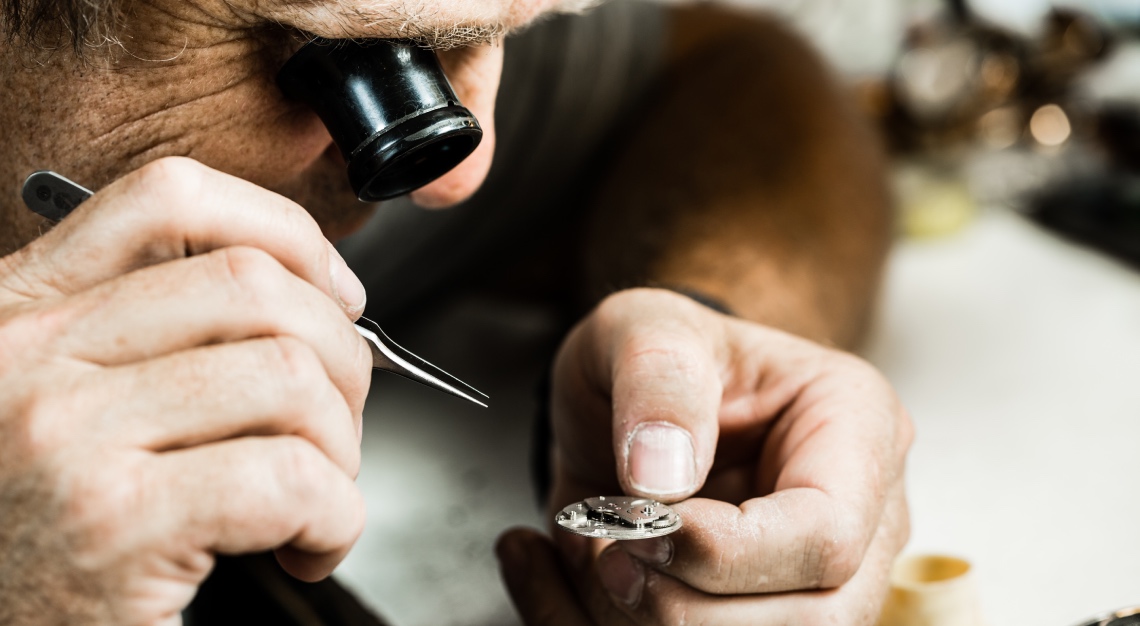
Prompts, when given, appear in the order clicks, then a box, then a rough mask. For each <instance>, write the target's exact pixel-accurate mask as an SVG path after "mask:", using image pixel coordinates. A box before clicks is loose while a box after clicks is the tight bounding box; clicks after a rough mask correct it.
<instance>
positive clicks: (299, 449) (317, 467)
mask: <svg viewBox="0 0 1140 626" xmlns="http://www.w3.org/2000/svg"><path fill="white" fill-rule="evenodd" d="M274 452H275V457H276V458H274V459H273V466H274V468H275V470H276V471H275V473H276V475H277V477H278V479H279V480H280V481H281V484H282V485H284V486H285V487H286V488H287V489H288V490H289V492H290V493H291V494H292V495H293V496H294V497H297V498H299V499H301V500H303V501H310V500H314V499H317V498H319V497H320V496H321V495H323V494H327V493H328V489H327V487H328V484H327V479H328V463H329V462H328V459H327V458H326V457H325V456H324V454H322V453H321V452H320V450H318V449H317V447H316V446H315V445H313V444H312V443H311V442H310V441H308V440H307V439H304V438H302V437H296V436H285V437H281V438H280V441H278V442H277V445H276V446H274Z"/></svg>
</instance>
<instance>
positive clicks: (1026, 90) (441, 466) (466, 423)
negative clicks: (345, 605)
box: [339, 0, 1140, 626]
mask: <svg viewBox="0 0 1140 626" xmlns="http://www.w3.org/2000/svg"><path fill="white" fill-rule="evenodd" d="M734 2H735V3H736V4H740V5H742V6H746V7H748V8H750V9H752V8H755V9H756V10H766V11H769V12H775V13H777V14H780V15H782V16H784V17H785V18H786V19H787V20H788V21H789V22H790V23H792V24H794V25H796V27H797V28H799V29H800V30H801V31H802V32H803V33H804V34H805V35H806V36H807V38H808V39H810V40H811V41H813V42H814V43H815V44H816V45H817V46H818V47H819V49H820V50H822V51H823V53H824V54H825V55H826V56H827V57H828V58H830V59H831V60H832V61H833V62H834V64H835V66H836V67H837V68H838V69H839V71H840V72H841V73H842V74H843V76H844V78H845V79H846V80H847V81H848V82H849V83H850V85H851V88H852V91H853V93H854V94H855V97H857V98H858V101H859V103H860V104H861V106H862V107H863V109H864V110H865V111H866V113H867V115H868V116H869V117H870V118H872V119H873V120H874V123H875V124H876V125H878V126H879V127H880V128H881V129H882V131H883V133H884V136H885V137H886V140H887V143H888V144H889V145H890V147H891V153H892V158H893V177H894V184H895V189H896V196H897V204H898V211H899V219H898V224H899V233H898V243H897V245H896V248H895V252H894V254H893V257H892V260H891V262H890V266H889V269H888V276H887V281H886V283H885V288H884V292H883V296H882V302H881V306H880V310H879V314H878V317H877V320H876V323H875V327H874V329H873V332H872V335H871V339H870V341H869V342H868V343H867V345H866V347H865V349H864V351H863V354H864V356H865V357H866V358H868V359H870V360H871V361H872V362H873V363H875V364H876V365H877V366H878V367H880V368H881V369H882V370H883V371H884V372H885V373H886V374H887V376H888V377H889V378H890V379H891V380H892V381H893V383H894V384H895V386H896V388H897V389H898V391H899V393H900V395H901V396H902V398H903V401H904V403H905V404H906V405H907V407H908V408H909V410H910V411H911V413H912V414H913V417H914V420H915V422H916V425H917V428H918V438H917V441H916V443H915V446H914V448H913V451H912V453H911V457H910V465H909V469H908V473H909V479H908V481H909V494H910V499H911V509H912V522H913V533H912V538H911V543H910V546H909V547H908V550H907V552H910V553H922V552H938V553H949V554H954V555H957V556H960V557H963V558H965V559H967V560H969V561H971V562H972V563H973V565H974V575H975V576H976V581H977V584H978V588H979V590H980V594H981V601H982V606H983V611H984V613H985V615H986V618H987V622H988V625H989V626H1014V625H1016V624H1035V625H1042V626H1044V625H1057V626H1066V625H1070V624H1073V623H1076V622H1077V621H1079V620H1080V619H1082V618H1083V617H1086V616H1088V615H1091V614H1093V613H1097V612H1100V611H1104V610H1108V609H1112V608H1117V607H1120V606H1124V605H1128V604H1140V568H1137V567H1135V565H1134V562H1135V561H1136V559H1137V558H1138V557H1140V533H1138V532H1137V528H1138V526H1137V522H1136V520H1137V519H1140V462H1138V461H1137V454H1136V450H1137V442H1138V441H1140V384H1137V377H1138V376H1140V274H1138V273H1137V271H1136V268H1137V267H1138V266H1140V2H1137V0H1088V1H1086V2H1070V3H1059V2H1049V1H1047V0H734ZM390 330H391V331H392V333H393V335H394V336H396V337H397V338H399V340H400V341H401V342H402V343H404V344H405V345H409V346H413V347H414V349H415V351H416V352H418V353H421V354H424V355H425V356H427V357H428V358H429V359H432V360H435V361H437V362H439V363H441V364H442V365H444V366H445V367H446V369H448V370H449V371H453V372H455V373H457V374H459V375H460V376H462V377H464V378H468V374H469V373H470V374H471V375H470V378H471V379H472V380H471V382H473V383H475V384H476V386H478V387H480V388H483V390H484V391H487V392H488V393H489V394H490V395H491V397H492V398H493V399H494V402H493V404H492V406H493V407H494V408H493V409H492V410H493V411H494V412H495V413H496V415H495V416H494V417H493V418H491V417H488V416H487V415H486V414H484V413H480V412H479V411H478V410H477V409H467V408H466V407H463V406H459V405H458V403H455V402H453V401H452V400H451V399H450V398H446V397H437V395H436V394H432V393H430V392H427V391H425V390H423V389H420V388H418V387H416V386H414V385H409V384H407V383H406V382H405V381H402V380H398V379H394V378H391V377H384V376H379V377H377V378H376V379H375V382H374V391H373V394H372V397H371V398H370V401H369V405H368V409H367V414H366V426H365V455H364V468H363V471H362V473H361V476H360V484H361V486H362V487H363V489H364V491H365V493H366V497H367V498H368V501H369V515H370V517H369V522H368V527H367V530H366V531H365V534H364V536H363V537H362V539H361V541H360V543H359V544H358V546H357V549H356V550H355V551H354V552H353V553H352V554H351V555H350V556H349V558H348V560H347V561H346V563H345V564H344V565H343V566H342V567H341V569H340V570H339V577H340V579H341V580H342V581H343V582H345V583H346V584H347V585H348V586H349V587H350V588H352V589H353V590H354V591H356V592H357V593H358V594H359V595H360V596H361V597H362V598H364V599H365V600H366V601H367V602H368V603H369V604H370V605H372V606H374V607H376V608H377V609H378V610H379V612H381V613H382V614H384V615H385V616H386V617H387V618H388V619H390V620H392V622H393V623H394V624H396V625H398V626H420V625H424V626H426V625H429V624H430V625H433V626H446V625H450V624H456V625H458V624H464V625H493V624H494V625H498V624H515V623H517V621H516V620H515V618H514V613H513V610H512V609H511V608H510V605H509V603H508V601H507V599H506V595H505V593H504V592H503V591H502V589H501V585H500V583H499V578H498V570H497V565H496V563H495V560H494V557H493V555H492V551H491V546H492V544H493V542H494V539H495V537H496V536H497V535H498V534H499V533H500V532H501V531H502V530H503V529H505V528H506V527H508V526H510V525H515V524H528V525H534V526H543V525H544V523H543V520H542V519H541V516H540V515H539V513H538V511H537V508H536V505H535V500H534V498H533V496H532V487H531V479H530V473H529V466H528V455H529V451H530V429H531V420H532V417H533V415H534V412H535V410H536V407H535V402H536V400H535V394H534V393H533V389H534V388H536V387H537V385H538V382H539V380H540V377H541V376H542V375H543V374H544V371H545V366H546V363H545V358H546V357H545V355H546V354H547V353H548V351H549V350H550V349H551V342H553V341H556V337H554V335H553V333H554V332H555V330H556V328H555V323H554V321H553V320H552V319H551V316H550V315H549V312H547V311H544V310H542V309H541V308H528V307H526V306H517V305H516V306H507V305H504V304H503V303H498V302H494V301H488V300H480V299H479V298H478V297H466V298H465V299H460V300H456V301H455V302H452V303H449V305H448V306H446V307H440V308H439V309H438V311H437V312H436V313H434V314H432V315H429V316H426V317H424V318H422V319H419V320H417V321H416V323H414V324H407V325H405V326H404V327H400V328H396V327H394V328H390ZM492 357H494V362H495V366H494V367H489V366H488V361H489V359H491V358H492ZM520 380H521V381H524V384H522V385H520V384H519V381H520Z"/></svg>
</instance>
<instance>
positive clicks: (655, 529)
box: [554, 496, 681, 539]
mask: <svg viewBox="0 0 1140 626" xmlns="http://www.w3.org/2000/svg"><path fill="white" fill-rule="evenodd" d="M554 521H555V522H557V523H558V526H560V527H561V528H562V529H563V530H566V531H569V532H572V533H574V534H577V535H585V536H586V537H598V538H603V539H648V538H650V537H660V536H662V535H668V534H669V533H671V532H673V531H675V530H677V529H678V528H680V527H681V516H680V515H677V513H676V512H674V511H673V509H671V508H669V507H668V506H666V505H664V504H661V503H660V502H657V501H656V500H649V499H647V498H633V497H629V496H598V497H596V498H586V499H585V500H583V501H581V502H577V503H575V504H571V505H570V506H568V507H566V508H564V509H562V511H561V512H560V513H559V514H558V516H557V517H556V518H554Z"/></svg>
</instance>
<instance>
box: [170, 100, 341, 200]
mask: <svg viewBox="0 0 1140 626" xmlns="http://www.w3.org/2000/svg"><path fill="white" fill-rule="evenodd" d="M195 105H197V110H195V111H189V112H188V113H189V114H191V115H192V116H193V118H194V119H196V120H197V123H196V124H195V126H196V127H197V128H196V132H195V133H194V134H195V135H196V137H195V141H194V145H193V146H192V148H191V150H192V152H191V154H190V156H193V157H195V158H197V159H198V160H199V161H202V162H203V163H205V164H207V165H209V166H211V167H215V168H217V169H220V170H223V171H226V172H229V173H231V174H235V175H237V176H240V177H241V178H245V179H246V180H249V181H251V182H254V183H256V184H258V185H261V186H263V187H270V188H273V187H279V186H282V185H284V184H286V183H287V182H288V181H290V180H292V179H294V178H296V177H297V176H299V175H301V174H302V173H303V172H305V171H306V170H309V169H310V168H311V166H312V165H313V163H314V162H316V161H317V160H318V159H320V158H321V156H322V154H323V153H324V152H325V151H326V150H327V149H328V148H329V146H330V144H331V143H332V138H331V137H330V136H329V134H328V131H327V130H325V127H324V125H323V124H322V123H321V120H320V118H318V117H317V116H316V114H314V113H313V112H312V111H310V110H308V109H307V108H305V107H303V106H300V105H297V104H294V103H290V102H287V101H285V100H284V98H283V96H282V95H281V94H280V92H279V91H278V90H277V88H276V86H275V85H274V84H272V83H271V82H269V81H267V80H253V79H251V80H247V81H244V82H242V83H241V84H239V85H237V86H235V87H233V88H231V89H229V90H227V91H226V92H223V93H219V94H218V95H217V96H216V97H215V98H209V99H206V100H203V101H201V102H198V103H195Z"/></svg>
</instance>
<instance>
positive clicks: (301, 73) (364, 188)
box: [277, 39, 483, 202]
mask: <svg viewBox="0 0 1140 626" xmlns="http://www.w3.org/2000/svg"><path fill="white" fill-rule="evenodd" d="M277 84H278V85H279V86H280V87H281V90H282V91H283V92H284V93H285V95H286V96H287V97H289V98H292V99H295V100H299V101H301V102H304V103H305V104H307V105H309V106H310V107H312V109H313V110H314V111H316V113H317V115H318V116H319V117H320V118H321V121H323V122H324V123H325V127H326V128H328V130H329V134H330V135H332V138H333V141H335V142H336V145H337V147H338V148H340V152H341V154H342V155H344V160H345V161H347V162H348V179H349V182H351V183H352V189H353V190H354V191H355V192H356V197H358V198H360V200H361V201H364V202H375V201H377V200H386V199H388V198H394V197H396V196H401V195H404V194H406V193H408V192H411V191H414V190H416V189H419V188H420V187H423V186H424V185H426V184H428V183H430V182H431V181H433V180H435V179H437V178H439V177H440V176H443V175H444V174H446V173H447V172H449V171H450V170H451V169H452V168H454V167H455V166H456V165H459V163H460V162H461V161H463V159H465V158H467V156H468V155H470V154H471V153H472V152H474V151H475V148H476V146H478V145H479V141H480V140H481V139H482V138H483V130H482V129H481V128H480V127H479V122H478V121H477V120H476V119H475V116H473V115H471V112H470V111H468V110H467V108H466V107H464V106H463V105H462V104H460V102H459V98H457V97H456V95H455V91H454V90H453V89H452V88H451V84H450V83H448V82H447V77H446V76H445V75H444V73H443V68H441V67H440V65H439V59H437V58H436V56H435V53H434V52H432V51H431V50H428V49H426V48H423V47H421V46H418V45H416V44H415V43H414V42H410V41H405V40H398V39H377V40H369V41H364V42H355V41H347V40H345V41H342V40H328V39H315V40H313V41H311V42H309V43H307V44H305V46H304V47H303V48H301V49H300V50H299V51H297V53H296V54H294V55H293V57H292V58H290V59H289V61H288V62H286V63H285V66H284V67H282V68H281V71H280V72H279V73H278V74H277Z"/></svg>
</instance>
